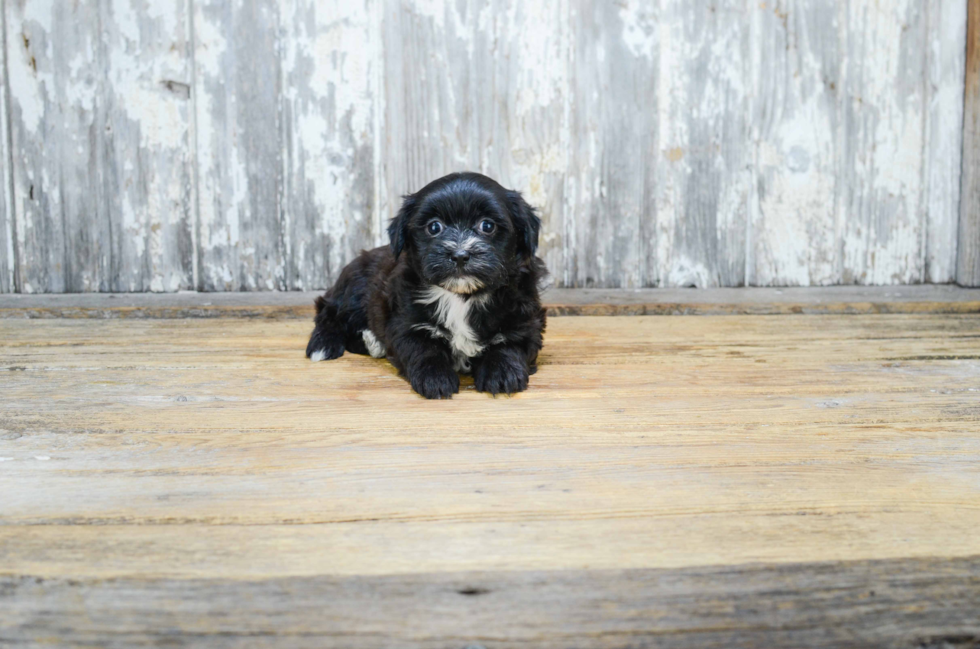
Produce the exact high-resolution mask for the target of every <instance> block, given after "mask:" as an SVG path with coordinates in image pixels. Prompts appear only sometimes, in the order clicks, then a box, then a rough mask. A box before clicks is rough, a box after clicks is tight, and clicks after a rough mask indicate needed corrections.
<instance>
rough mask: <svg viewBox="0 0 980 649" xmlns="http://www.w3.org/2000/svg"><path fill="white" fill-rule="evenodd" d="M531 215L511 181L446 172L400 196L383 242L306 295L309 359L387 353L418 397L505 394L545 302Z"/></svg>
mask: <svg viewBox="0 0 980 649" xmlns="http://www.w3.org/2000/svg"><path fill="white" fill-rule="evenodd" d="M540 227H541V221H540V220H538V217H537V216H536V215H535V213H534V210H533V209H532V208H531V207H530V206H529V205H528V204H527V203H526V202H525V201H524V199H523V198H522V197H521V195H520V194H519V193H518V192H516V191H508V190H506V189H504V188H503V187H501V186H500V185H499V184H497V183H496V182H495V181H493V180H491V179H490V178H487V177H486V176H482V175H480V174H476V173H456V174H450V175H448V176H445V177H443V178H440V179H439V180H436V181H434V182H432V183H429V184H428V185H426V186H425V187H423V188H422V189H421V190H420V191H419V192H418V193H416V194H411V195H409V196H406V197H405V201H404V203H403V204H402V206H401V209H400V210H399V212H398V215H397V216H395V218H394V219H392V221H391V224H390V225H389V226H388V237H389V239H390V242H391V243H390V246H388V247H381V248H375V249H374V250H368V251H365V252H362V253H361V254H360V256H358V257H357V258H356V259H355V260H354V261H352V262H351V263H350V264H348V265H347V267H346V268H344V270H343V271H342V272H341V273H340V277H339V278H338V279H337V283H336V284H334V286H333V287H332V288H331V289H330V290H328V291H327V292H326V294H325V295H324V296H323V297H320V298H317V300H316V318H314V322H315V323H316V328H315V329H314V330H313V335H311V336H310V342H309V345H307V347H306V356H307V357H308V358H309V359H310V360H312V361H322V360H330V359H333V358H338V357H340V356H341V355H343V353H344V350H345V349H346V350H347V351H350V352H354V353H355V354H370V355H371V356H374V357H375V358H381V357H383V356H387V357H388V360H390V361H391V363H392V364H393V365H394V366H395V367H396V368H398V371H399V372H401V374H402V375H403V376H404V377H406V378H407V379H408V381H409V382H410V383H411V384H412V388H414V389H415V391H416V392H418V393H419V394H421V395H422V396H423V397H426V398H427V399H448V398H452V395H453V394H455V393H457V392H459V376H458V374H457V372H464V373H471V374H472V375H473V378H474V382H475V383H476V389H477V390H480V391H481V392H490V393H491V394H494V395H496V394H511V393H514V392H520V391H522V390H525V389H526V388H527V381H528V376H530V375H531V374H534V372H535V371H536V370H537V366H536V362H537V358H538V351H539V350H540V349H541V345H542V334H543V333H544V327H545V311H544V309H543V308H542V307H541V300H540V297H539V295H538V286H539V284H540V283H541V282H542V280H543V279H544V278H545V277H546V276H547V271H546V270H545V266H544V262H542V261H541V260H540V259H538V258H537V257H535V255H534V253H535V250H537V247H538V230H539V229H540Z"/></svg>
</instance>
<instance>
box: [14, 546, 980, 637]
mask: <svg viewBox="0 0 980 649" xmlns="http://www.w3.org/2000/svg"><path fill="white" fill-rule="evenodd" d="M978 574H980V563H978V560H977V558H975V557H974V558H967V559H956V560H949V561H937V560H912V561H872V562H837V563H826V564H804V565H800V564H787V565H769V566H760V565H751V566H739V567H725V568H716V567H709V568H687V569H676V570H625V571H598V570H591V571H547V572H518V573H506V572H504V573H487V572H477V573H452V574H416V575H398V576H381V577H349V578H344V577H324V576H321V577H307V578H299V579H295V578H294V579H270V580H244V581H243V580H235V581H220V580H173V579H166V578H146V579H114V580H93V579H84V578H83V579H71V580H68V579H63V578H55V579H37V578H32V577H0V604H2V605H3V607H4V610H5V613H6V615H5V616H4V620H2V621H0V641H6V642H9V643H11V644H14V645H17V644H19V643H30V642H41V641H42V640H43V641H44V642H45V643H47V644H54V645H59V644H62V643H63V644H68V643H69V642H72V641H75V640H80V639H82V638H84V639H85V641H87V642H89V643H91V644H97V645H99V646H103V647H134V646H146V645H149V646H154V645H157V644H160V643H163V642H166V643H167V644H168V645H170V646H178V647H183V646H208V647H241V646H265V645H269V646H276V647H318V648H319V647H334V646H343V647H390V646H393V645H397V646H400V647H433V648H435V647H463V646H469V647H474V646H488V647H526V646H529V645H533V646H535V647H555V648H559V647H568V646H583V645H588V646H590V647H636V646H643V647H693V648H697V649H704V648H709V647H719V648H721V647H725V648H728V647H760V646H765V647H827V648H833V649H839V648H841V647H875V648H881V647H901V648H912V647H917V648H918V647H921V648H923V649H943V648H948V647H955V648H970V647H973V646H975V645H976V642H977V641H978V638H980V625H978V623H977V618H976V611H977V609H978V608H980V588H978V586H977V575H978Z"/></svg>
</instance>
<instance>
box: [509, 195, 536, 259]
mask: <svg viewBox="0 0 980 649" xmlns="http://www.w3.org/2000/svg"><path fill="white" fill-rule="evenodd" d="M507 209H508V210H510V218H511V219H512V220H513V221H514V228H515V229H516V230H517V253H518V254H519V255H521V256H522V257H533V256H534V253H535V251H537V249H538V232H539V231H540V230H541V219H539V218H538V215H537V213H535V211H534V208H533V207H531V206H530V205H528V204H527V201H525V200H524V197H523V196H521V194H520V192H515V191H508V192H507Z"/></svg>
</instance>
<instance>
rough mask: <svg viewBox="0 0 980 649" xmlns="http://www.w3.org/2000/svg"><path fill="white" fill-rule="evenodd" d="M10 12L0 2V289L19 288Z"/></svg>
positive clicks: (5, 291) (7, 290)
mask: <svg viewBox="0 0 980 649" xmlns="http://www.w3.org/2000/svg"><path fill="white" fill-rule="evenodd" d="M6 21H7V12H6V10H5V9H4V6H3V3H2V2H0V70H2V71H3V79H2V80H0V293H12V292H13V291H14V289H15V288H16V282H15V281H14V276H15V272H16V269H17V262H16V260H15V257H14V255H15V250H16V248H15V246H14V241H15V240H16V238H17V235H16V234H15V224H14V203H13V200H14V199H13V194H12V192H13V184H12V183H13V170H12V169H11V158H10V155H11V153H10V128H9V126H10V119H9V117H8V115H7V109H8V106H9V105H10V102H9V101H8V99H7V95H8V83H7V47H6V42H7V30H6V27H5V25H6Z"/></svg>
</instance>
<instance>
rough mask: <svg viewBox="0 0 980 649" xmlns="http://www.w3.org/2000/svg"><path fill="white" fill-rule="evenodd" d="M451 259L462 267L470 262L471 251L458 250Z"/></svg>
mask: <svg viewBox="0 0 980 649" xmlns="http://www.w3.org/2000/svg"><path fill="white" fill-rule="evenodd" d="M450 257H452V258H453V261H455V262H456V264H457V265H458V266H462V265H463V264H465V263H466V262H468V261H469V260H470V251H469V250H457V251H456V252H454V253H453V254H452V255H450Z"/></svg>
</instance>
